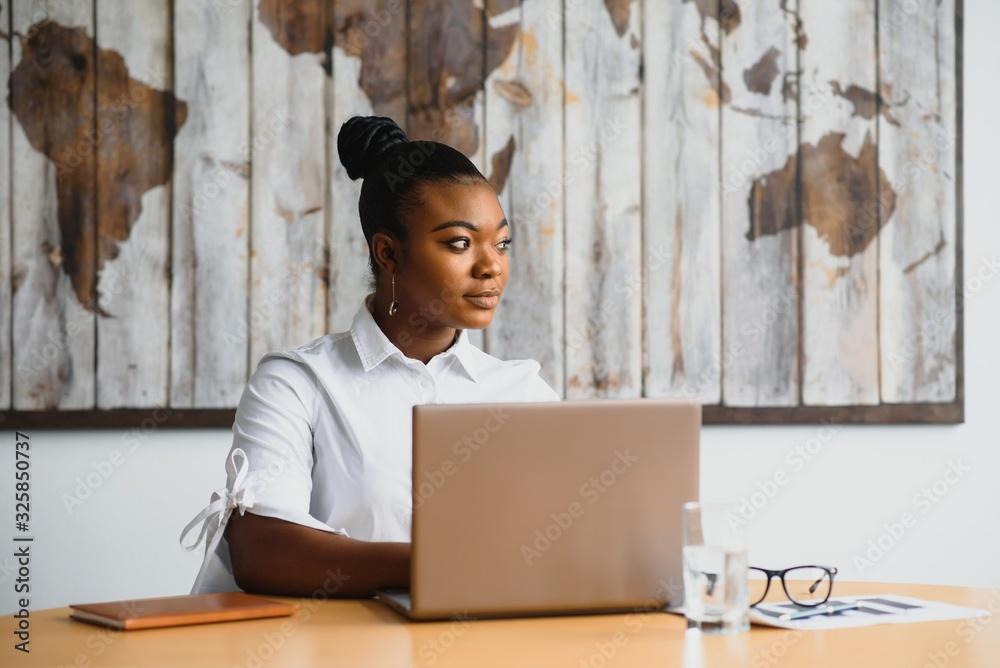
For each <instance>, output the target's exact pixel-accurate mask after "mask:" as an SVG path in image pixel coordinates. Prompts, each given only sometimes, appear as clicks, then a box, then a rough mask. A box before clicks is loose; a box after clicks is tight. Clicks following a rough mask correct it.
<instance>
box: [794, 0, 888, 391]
mask: <svg viewBox="0 0 1000 668" xmlns="http://www.w3.org/2000/svg"><path fill="white" fill-rule="evenodd" d="M799 18H800V19H801V21H802V23H803V25H805V26H808V27H813V29H812V30H809V42H808V48H805V49H802V50H801V51H800V53H799V69H800V70H801V71H802V79H801V81H800V99H801V105H802V106H801V109H802V111H801V116H802V122H801V127H800V133H801V134H800V139H801V142H802V144H803V146H802V148H801V150H800V156H799V159H800V162H801V171H800V178H801V188H802V193H803V195H802V197H803V202H802V228H801V239H802V400H803V403H805V404H817V405H858V404H877V403H878V402H879V388H878V386H879V381H878V234H877V232H878V201H879V200H878V181H877V172H878V165H877V155H878V149H877V145H878V128H877V127H876V121H875V114H876V113H877V109H876V106H877V105H876V104H875V96H876V79H875V76H876V69H877V65H876V53H875V7H874V6H872V4H871V3H870V2H868V1H867V0H842V1H840V2H803V3H802V4H801V6H800V8H799ZM818 26H822V29H816V27H818Z"/></svg>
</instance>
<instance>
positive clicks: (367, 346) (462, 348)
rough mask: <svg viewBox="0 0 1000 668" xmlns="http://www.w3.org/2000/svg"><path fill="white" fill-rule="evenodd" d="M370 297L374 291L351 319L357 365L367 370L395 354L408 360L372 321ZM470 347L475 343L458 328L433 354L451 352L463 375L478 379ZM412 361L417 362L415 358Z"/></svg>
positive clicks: (373, 296)
mask: <svg viewBox="0 0 1000 668" xmlns="http://www.w3.org/2000/svg"><path fill="white" fill-rule="evenodd" d="M374 298H375V293H374V292H372V293H369V294H368V295H367V296H366V297H365V298H364V300H363V301H362V304H361V307H360V308H359V309H358V312H357V313H355V314H354V320H353V322H352V323H351V338H352V339H354V346H355V347H356V348H357V349H358V357H360V358H361V365H362V366H363V367H364V369H365V373H367V372H368V371H371V370H372V369H374V368H375V367H377V366H378V365H379V364H381V363H382V362H384V361H385V360H386V359H388V358H389V357H392V356H393V355H399V356H400V358H401V359H403V360H404V361H406V360H410V358H408V357H406V356H405V355H404V354H403V352H402V351H401V350H400V349H399V348H397V347H396V345H395V344H394V343H393V342H392V341H390V340H389V337H387V336H386V335H385V333H384V332H383V331H382V329H381V328H380V327H379V326H378V323H376V322H375V318H374V317H373V316H372V314H371V311H369V310H368V308H369V307H370V306H371V302H372V300H373V299H374ZM474 348H475V346H473V345H472V343H471V342H470V341H469V335H468V333H467V332H466V331H465V330H464V329H460V330H458V340H457V341H455V343H453V344H452V345H451V347H450V348H448V349H447V350H445V351H443V352H441V353H438V355H436V357H448V356H454V357H455V359H457V360H458V364H459V366H460V367H461V368H462V370H464V371H465V373H466V375H468V376H469V378H470V379H471V380H472V381H473V382H475V383H478V382H479V377H478V375H477V374H476V370H475V366H476V364H475V357H474ZM411 361H416V360H411ZM416 362H417V363H418V364H419V363H420V362H419V361H416Z"/></svg>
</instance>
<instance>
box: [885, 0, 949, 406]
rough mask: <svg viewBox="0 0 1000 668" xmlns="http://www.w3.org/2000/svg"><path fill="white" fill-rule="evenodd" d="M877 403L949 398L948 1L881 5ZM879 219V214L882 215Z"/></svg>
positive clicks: (900, 1) (900, 0)
mask: <svg viewBox="0 0 1000 668" xmlns="http://www.w3.org/2000/svg"><path fill="white" fill-rule="evenodd" d="M878 12H879V17H880V18H879V21H880V23H879V54H878V55H879V93H880V94H881V96H882V98H883V100H884V107H885V108H886V113H885V114H882V115H881V116H880V117H879V120H878V124H879V156H878V158H879V164H880V165H881V167H882V169H883V170H884V171H885V178H884V179H883V180H882V181H881V183H880V192H881V193H886V192H888V191H889V190H890V189H891V190H892V191H894V192H895V195H896V198H895V209H894V211H893V212H892V214H891V215H883V218H882V220H881V233H880V248H879V270H880V273H879V279H880V283H879V290H880V296H881V300H880V304H879V326H880V332H881V340H880V343H881V345H880V361H881V365H880V371H881V374H882V384H881V398H882V401H883V402H887V403H909V402H924V401H944V402H946V401H950V400H952V399H954V398H956V396H957V374H958V371H957V354H958V353H957V348H956V346H957V342H956V336H955V335H956V331H957V318H958V313H957V309H956V300H955V287H956V270H957V257H958V253H959V252H960V251H959V249H958V247H957V234H958V231H957V218H956V216H957V208H956V199H955V198H956V188H955V179H956V177H957V164H956V152H957V150H958V148H957V147H958V137H959V135H958V132H957V105H958V97H957V94H956V86H957V73H956V72H957V69H956V48H955V45H956V39H957V37H956V27H955V25H956V20H955V16H956V7H955V2H954V0H941V1H940V2H937V1H933V0H919V1H918V2H906V1H904V0H879V4H878ZM883 213H886V212H883Z"/></svg>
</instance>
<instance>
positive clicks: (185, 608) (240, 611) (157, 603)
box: [69, 592, 298, 631]
mask: <svg viewBox="0 0 1000 668" xmlns="http://www.w3.org/2000/svg"><path fill="white" fill-rule="evenodd" d="M69 607H70V608H71V609H72V612H71V613H70V617H71V618H73V619H77V620H79V621H82V622H87V623H90V624H98V625H101V626H109V627H111V628H116V629H123V630H126V631H127V630H131V629H150V628H158V627H162V626H182V625H185V624H207V623H210V622H230V621H235V620H240V619H259V618H262V617H287V616H289V615H292V614H294V613H295V611H296V610H297V609H298V606H297V605H294V604H291V603H281V602H279V601H271V600H269V599H266V598H261V597H259V596H252V595H250V594H245V593H243V592H226V593H221V594H193V595H188V596H164V597H162V598H139V599H132V600H128V601H109V602H107V603H88V604H84V605H81V604H74V605H71V606H69Z"/></svg>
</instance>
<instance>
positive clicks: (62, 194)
mask: <svg viewBox="0 0 1000 668" xmlns="http://www.w3.org/2000/svg"><path fill="white" fill-rule="evenodd" d="M11 9H12V26H13V30H14V31H16V32H18V33H20V34H21V35H24V36H25V37H26V39H24V40H22V39H14V40H12V45H11V46H12V53H13V55H12V63H14V65H15V69H14V70H13V72H12V78H11V82H10V87H9V88H10V102H11V106H12V109H13V111H14V114H13V116H14V117H13V118H12V121H11V154H10V155H11V164H12V165H16V169H14V170H12V172H11V201H12V203H11V216H12V220H11V226H12V229H13V253H14V257H13V264H12V267H11V272H12V273H11V278H12V283H11V284H12V300H13V304H12V311H13V313H12V317H13V331H12V337H13V350H12V363H13V369H12V382H13V390H12V405H13V407H14V408H15V409H17V410H57V409H58V410H68V409H85V408H92V407H93V406H94V403H95V384H94V383H95V381H94V336H95V315H94V309H95V308H96V285H97V274H96V270H97V264H96V256H97V248H96V240H97V237H96V223H95V220H96V219H95V210H94V190H93V180H94V164H95V160H94V145H95V143H96V141H97V138H96V137H95V134H94V95H95V93H94V90H95V88H94V86H95V83H94V81H95V79H94V72H95V64H94V61H93V58H92V53H93V44H92V41H91V40H92V38H93V34H94V24H93V3H92V2H74V3H59V4H57V5H52V3H49V2H46V1H45V0H34V1H31V2H19V3H16V4H15V5H13V6H12V7H11ZM45 21H51V22H52V23H50V24H46V23H44V22H45ZM74 57H82V58H83V59H84V60H83V61H82V62H83V69H82V70H77V69H76V67H75V66H73V65H71V63H72V61H73V59H74Z"/></svg>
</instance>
